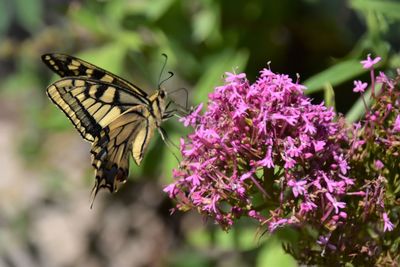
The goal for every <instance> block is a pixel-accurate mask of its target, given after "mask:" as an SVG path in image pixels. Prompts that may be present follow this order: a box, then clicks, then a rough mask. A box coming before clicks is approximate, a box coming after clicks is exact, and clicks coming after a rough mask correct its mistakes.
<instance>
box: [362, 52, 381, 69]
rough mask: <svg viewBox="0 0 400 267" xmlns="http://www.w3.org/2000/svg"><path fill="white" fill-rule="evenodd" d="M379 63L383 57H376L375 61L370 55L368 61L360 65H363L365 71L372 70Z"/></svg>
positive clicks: (363, 61)
mask: <svg viewBox="0 0 400 267" xmlns="http://www.w3.org/2000/svg"><path fill="white" fill-rule="evenodd" d="M379 61H381V57H376V58H375V59H371V54H368V55H367V59H366V60H362V61H361V62H360V63H361V64H362V65H363V68H364V69H371V68H372V67H373V66H374V65H375V64H376V63H378V62H379Z"/></svg>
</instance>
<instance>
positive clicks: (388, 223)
mask: <svg viewBox="0 0 400 267" xmlns="http://www.w3.org/2000/svg"><path fill="white" fill-rule="evenodd" d="M382 219H383V223H384V226H383V231H384V232H386V231H389V232H390V231H392V230H393V229H394V224H393V223H392V222H391V221H390V219H389V217H388V215H387V213H386V212H384V213H383V214H382Z"/></svg>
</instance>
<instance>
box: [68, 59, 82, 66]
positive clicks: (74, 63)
mask: <svg viewBox="0 0 400 267" xmlns="http://www.w3.org/2000/svg"><path fill="white" fill-rule="evenodd" d="M70 65H75V66H79V65H81V63H79V61H76V60H75V59H73V60H71V64H70Z"/></svg>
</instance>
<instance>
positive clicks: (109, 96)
mask: <svg viewBox="0 0 400 267" xmlns="http://www.w3.org/2000/svg"><path fill="white" fill-rule="evenodd" d="M114 95H115V87H111V86H110V87H108V88H107V90H106V91H105V92H104V94H103V95H102V96H101V97H100V100H101V101H103V102H104V103H112V102H113V101H114Z"/></svg>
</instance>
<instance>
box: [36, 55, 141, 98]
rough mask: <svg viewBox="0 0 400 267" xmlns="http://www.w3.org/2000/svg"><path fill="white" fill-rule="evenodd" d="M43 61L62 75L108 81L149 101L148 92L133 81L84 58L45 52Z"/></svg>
mask: <svg viewBox="0 0 400 267" xmlns="http://www.w3.org/2000/svg"><path fill="white" fill-rule="evenodd" d="M42 61H43V62H44V63H45V64H46V65H47V66H48V67H49V68H50V69H51V70H52V71H54V72H55V73H57V74H58V75H60V76H61V77H75V76H84V77H88V78H91V79H93V80H98V81H103V82H108V83H111V84H115V85H117V86H120V87H123V88H127V89H129V90H131V91H133V92H134V93H135V94H136V95H137V97H138V98H141V100H142V102H146V101H147V94H146V93H145V92H144V91H143V90H142V89H140V88H139V87H138V86H136V85H134V84H133V83H131V82H128V81H127V80H125V79H123V78H121V77H119V76H117V75H115V74H113V73H111V72H109V71H106V70H104V69H102V68H100V67H97V66H95V65H93V64H90V63H89V62H86V61H84V60H82V59H79V58H76V57H73V56H69V55H65V54H57V53H52V54H44V55H42Z"/></svg>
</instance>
